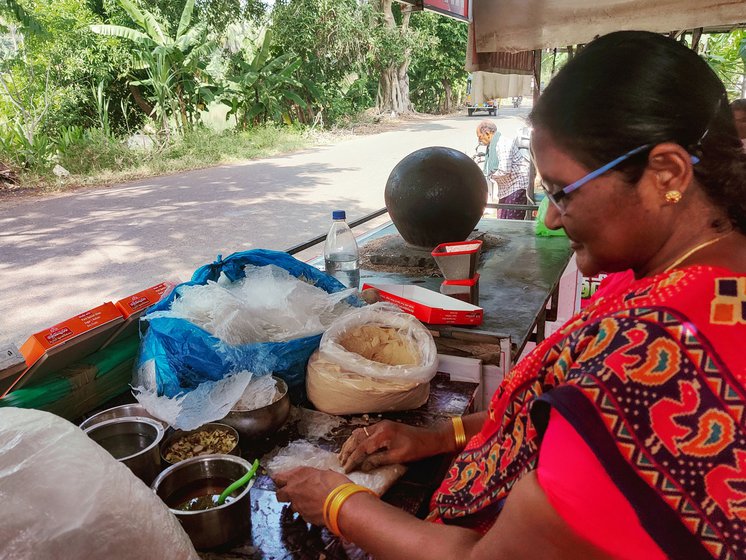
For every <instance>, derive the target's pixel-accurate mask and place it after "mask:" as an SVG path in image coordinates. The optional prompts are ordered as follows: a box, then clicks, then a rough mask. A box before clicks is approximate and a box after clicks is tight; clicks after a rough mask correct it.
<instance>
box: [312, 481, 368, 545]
mask: <svg viewBox="0 0 746 560" xmlns="http://www.w3.org/2000/svg"><path fill="white" fill-rule="evenodd" d="M358 492H366V493H368V494H372V495H373V496H376V497H377V496H378V494H376V493H375V492H373V490H371V489H370V488H366V487H365V486H360V485H358V484H355V483H354V482H345V483H344V484H340V485H339V486H337V487H336V488H335V489H334V490H332V491H331V492H329V495H328V496H327V497H326V500H324V512H323V514H324V523H325V524H326V526H327V527H328V528H329V530H330V531H331V532H332V533H334V534H335V535H337V536H338V537H341V536H342V533H341V532H340V531H339V510H340V509H341V508H342V505H343V504H344V503H345V501H347V498H349V497H350V496H352V495H353V494H357V493H358Z"/></svg>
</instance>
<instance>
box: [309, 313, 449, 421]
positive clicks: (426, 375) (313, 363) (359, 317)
mask: <svg viewBox="0 0 746 560" xmlns="http://www.w3.org/2000/svg"><path fill="white" fill-rule="evenodd" d="M437 367H438V355H437V350H436V347H435V342H434V341H433V337H432V335H431V334H430V332H429V331H428V330H427V329H426V328H425V327H424V326H423V325H422V323H420V322H419V321H418V320H417V319H416V318H414V317H413V316H412V315H409V314H406V313H402V312H400V311H399V310H398V309H397V308H396V307H394V306H391V305H389V304H375V305H371V306H369V307H364V308H362V309H359V310H355V311H353V312H350V313H348V314H346V315H344V316H343V317H341V318H340V319H338V320H336V321H335V322H334V323H332V325H331V326H330V327H329V329H327V331H326V332H325V333H324V335H323V336H322V338H321V344H320V346H319V350H318V351H317V352H315V353H314V354H312V355H311V358H310V359H309V361H308V367H307V369H306V392H307V393H308V398H309V400H310V401H311V402H312V403H313V405H314V406H315V407H316V408H317V409H318V410H321V411H323V412H326V413H328V414H360V413H365V412H387V411H394V410H410V409H413V408H418V407H420V406H422V405H423V404H425V402H427V399H428V396H429V395H430V384H429V382H430V380H431V379H432V378H433V376H434V375H435V373H436V371H437Z"/></svg>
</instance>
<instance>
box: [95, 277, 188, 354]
mask: <svg viewBox="0 0 746 560" xmlns="http://www.w3.org/2000/svg"><path fill="white" fill-rule="evenodd" d="M175 287H176V282H169V281H167V282H161V283H160V284H156V285H155V286H151V287H150V288H146V289H144V290H142V291H140V292H137V293H136V294H132V295H131V296H127V297H126V298H122V299H120V300H119V301H117V302H116V306H117V307H118V308H119V310H120V311H121V312H122V315H123V316H124V324H123V325H122V326H121V327H120V328H119V329H117V331H116V332H115V333H113V334H112V335H111V337H110V338H109V340H107V341H106V342H104V344H103V345H102V346H101V348H106V347H107V346H110V345H112V344H114V343H115V342H117V341H119V340H123V339H125V338H127V337H130V336H134V335H135V334H137V325H138V322H139V321H140V317H141V316H142V315H143V314H144V313H145V311H146V310H147V309H148V307H150V306H151V305H154V304H156V303H158V302H159V301H161V299H162V298H163V297H165V296H167V295H168V294H170V293H171V290H173V289H174V288H175Z"/></svg>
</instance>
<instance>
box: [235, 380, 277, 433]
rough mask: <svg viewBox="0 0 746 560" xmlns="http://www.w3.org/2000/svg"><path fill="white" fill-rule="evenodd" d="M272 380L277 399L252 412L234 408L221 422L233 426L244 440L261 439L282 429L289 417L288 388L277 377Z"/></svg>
mask: <svg viewBox="0 0 746 560" xmlns="http://www.w3.org/2000/svg"><path fill="white" fill-rule="evenodd" d="M272 378H273V379H274V380H275V381H276V383H277V391H278V392H279V393H280V395H281V396H280V398H279V399H277V400H276V401H275V402H273V403H272V404H268V405H267V406H263V407H261V408H256V409H253V410H245V409H240V408H235V407H234V408H233V409H231V411H230V412H229V413H228V415H227V416H226V417H225V418H223V419H222V420H221V422H222V423H224V424H228V425H229V426H233V427H234V428H235V429H236V430H237V431H238V433H239V434H241V437H242V438H246V439H257V438H261V437H264V436H267V435H269V434H272V433H274V432H276V431H277V430H279V429H280V428H282V426H283V425H284V424H285V422H286V421H287V419H288V416H289V415H290V397H289V396H288V386H287V384H286V383H285V382H284V381H283V380H282V379H280V378H279V377H275V376H274V375H273V376H272Z"/></svg>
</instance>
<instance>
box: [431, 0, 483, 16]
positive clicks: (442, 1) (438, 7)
mask: <svg viewBox="0 0 746 560" xmlns="http://www.w3.org/2000/svg"><path fill="white" fill-rule="evenodd" d="M469 3H470V0H423V1H422V7H423V8H425V9H426V10H431V11H433V12H439V13H441V14H444V15H446V16H451V17H453V18H456V19H461V20H463V21H469V16H470V15H471V14H470V12H469Z"/></svg>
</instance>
